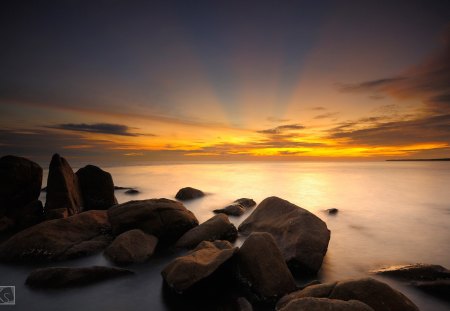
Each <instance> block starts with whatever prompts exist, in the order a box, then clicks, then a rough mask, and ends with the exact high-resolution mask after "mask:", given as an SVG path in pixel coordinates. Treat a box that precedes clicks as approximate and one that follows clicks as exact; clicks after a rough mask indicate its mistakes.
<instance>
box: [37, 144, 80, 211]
mask: <svg viewBox="0 0 450 311" xmlns="http://www.w3.org/2000/svg"><path fill="white" fill-rule="evenodd" d="M82 205H83V202H82V195H81V190H80V187H79V184H78V178H77V175H75V174H74V173H73V170H72V168H71V167H70V165H69V163H68V162H67V161H66V159H64V158H63V157H61V156H60V155H59V154H57V153H56V154H54V155H53V157H52V161H51V162H50V168H49V172H48V180H47V198H46V203H45V209H46V210H47V209H48V210H51V209H59V208H67V211H68V213H69V215H74V214H77V213H79V212H81V207H82Z"/></svg>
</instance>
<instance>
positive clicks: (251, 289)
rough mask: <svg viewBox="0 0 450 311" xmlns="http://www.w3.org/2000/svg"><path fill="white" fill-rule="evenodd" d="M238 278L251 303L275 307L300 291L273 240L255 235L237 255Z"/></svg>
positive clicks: (267, 235) (265, 236) (261, 234)
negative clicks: (275, 304) (280, 300)
mask: <svg viewBox="0 0 450 311" xmlns="http://www.w3.org/2000/svg"><path fill="white" fill-rule="evenodd" d="M237 279H238V281H239V283H240V285H241V287H242V288H243V289H244V291H246V292H247V294H248V297H249V298H251V300H253V301H255V302H258V303H269V304H274V303H275V302H276V301H277V300H278V299H279V298H280V297H282V296H284V295H286V294H288V293H290V292H292V291H294V290H296V289H297V287H296V285H295V281H294V278H293V277H292V274H291V272H290V271H289V268H288V267H287V265H286V262H285V261H284V259H283V256H282V254H281V252H280V250H279V249H278V247H277V245H276V244H275V240H274V239H273V237H272V236H271V235H270V234H269V233H266V232H255V233H252V234H251V235H250V236H249V237H248V238H247V240H245V242H244V244H243V245H242V247H241V248H240V249H239V251H238V253H237Z"/></svg>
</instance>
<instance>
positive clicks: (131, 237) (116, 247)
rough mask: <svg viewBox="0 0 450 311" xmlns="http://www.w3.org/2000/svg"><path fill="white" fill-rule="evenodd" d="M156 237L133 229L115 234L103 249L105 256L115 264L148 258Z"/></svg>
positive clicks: (153, 249) (151, 253) (151, 252)
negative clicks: (112, 239)
mask: <svg viewBox="0 0 450 311" xmlns="http://www.w3.org/2000/svg"><path fill="white" fill-rule="evenodd" d="M157 244H158V238H157V237H155V236H153V235H149V234H146V233H144V232H143V231H142V230H139V229H133V230H130V231H126V232H124V233H122V234H120V235H119V236H117V237H116V238H115V239H114V241H113V242H112V243H111V245H109V246H108V248H106V250H105V256H106V257H108V258H109V259H111V260H112V261H113V262H115V263H117V264H121V265H122V264H130V263H135V262H144V261H146V260H148V259H149V258H150V257H151V256H152V255H153V252H154V251H155V248H156V245H157Z"/></svg>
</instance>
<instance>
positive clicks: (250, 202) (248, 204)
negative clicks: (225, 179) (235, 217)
mask: <svg viewBox="0 0 450 311" xmlns="http://www.w3.org/2000/svg"><path fill="white" fill-rule="evenodd" d="M233 203H235V204H239V205H241V206H242V207H245V208H250V207H253V206H255V205H256V202H255V201H253V199H248V198H240V199H237V200H236V201H234V202H233Z"/></svg>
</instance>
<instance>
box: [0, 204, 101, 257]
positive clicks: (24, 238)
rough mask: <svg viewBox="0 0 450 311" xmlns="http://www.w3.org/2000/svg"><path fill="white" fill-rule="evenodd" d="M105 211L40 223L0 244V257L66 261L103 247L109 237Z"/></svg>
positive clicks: (89, 212) (84, 213)
mask: <svg viewBox="0 0 450 311" xmlns="http://www.w3.org/2000/svg"><path fill="white" fill-rule="evenodd" d="M109 231H110V224H109V222H108V217H107V213H106V211H87V212H83V213H80V214H77V215H73V216H71V217H67V218H64V219H55V220H49V221H45V222H41V223H40V224H37V225H35V226H33V227H30V228H27V229H25V230H23V231H20V232H18V233H16V234H15V235H13V236H12V237H10V238H9V239H8V240H6V241H5V242H4V243H2V244H1V245H0V260H2V261H9V262H36V261H50V260H66V259H70V258H76V257H81V256H85V255H89V254H92V253H94V252H96V251H99V250H101V249H103V248H105V247H106V246H107V245H108V244H109V242H110V238H109V236H108V232H109Z"/></svg>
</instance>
